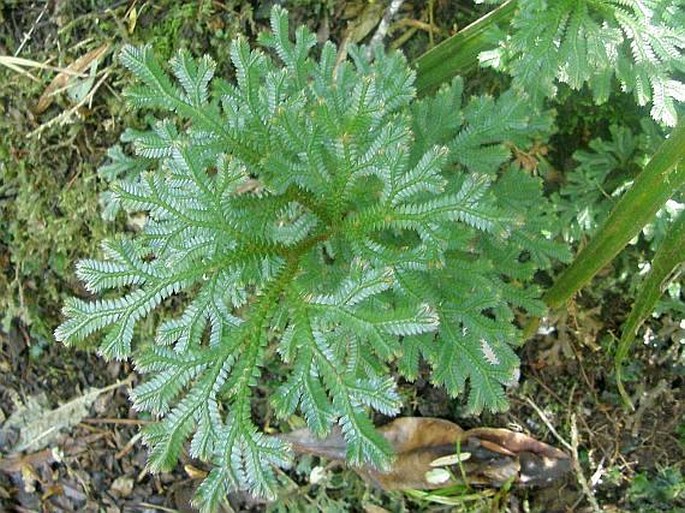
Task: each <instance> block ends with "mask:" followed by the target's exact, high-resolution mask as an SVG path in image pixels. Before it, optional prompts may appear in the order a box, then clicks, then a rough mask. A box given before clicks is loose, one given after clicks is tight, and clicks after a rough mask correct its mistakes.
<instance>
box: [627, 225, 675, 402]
mask: <svg viewBox="0 0 685 513" xmlns="http://www.w3.org/2000/svg"><path fill="white" fill-rule="evenodd" d="M683 248H685V214H683V213H680V214H679V215H678V219H676V221H675V223H674V224H673V225H672V226H671V228H670V230H669V231H668V233H667V234H666V238H665V239H664V240H663V242H662V243H661V246H659V249H658V250H657V252H656V255H654V260H653V261H652V269H651V270H650V271H649V274H648V275H647V277H646V279H645V281H644V283H643V284H642V287H641V288H640V293H639V294H638V295H637V298H635V304H634V305H633V309H632V310H631V312H630V315H629V316H628V319H627V320H626V322H625V324H624V325H623V333H622V335H621V340H620V341H619V343H618V348H617V349H616V354H615V356H614V365H615V367H616V384H617V385H618V390H619V392H620V393H621V397H623V401H624V402H625V404H626V406H629V407H630V408H631V409H634V407H633V404H632V402H631V401H630V398H629V397H628V394H627V393H626V391H625V389H624V388H623V381H622V374H621V371H622V369H621V365H622V363H623V361H624V360H625V358H626V356H627V355H628V351H629V350H630V346H631V345H632V343H633V340H634V339H635V335H636V333H637V330H638V329H639V328H640V326H641V325H642V323H643V321H644V320H645V319H646V318H647V316H648V315H649V314H650V313H651V312H652V311H653V310H654V305H656V302H657V301H658V300H659V298H660V297H661V295H662V294H663V291H664V289H665V288H666V286H667V285H668V284H669V282H671V281H672V280H673V279H674V277H675V275H676V274H677V270H678V268H679V267H680V264H682V263H683V262H685V253H683Z"/></svg>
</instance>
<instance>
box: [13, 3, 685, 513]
mask: <svg viewBox="0 0 685 513" xmlns="http://www.w3.org/2000/svg"><path fill="white" fill-rule="evenodd" d="M267 4H270V3H269V2H244V1H240V0H227V1H209V0H202V1H198V2H178V1H174V0H161V1H155V2H153V1H114V2H112V1H104V0H103V1H100V0H73V1H54V2H42V1H28V0H26V1H24V0H4V1H2V2H0V55H14V54H15V53H16V54H17V56H20V57H24V58H26V59H31V60H33V61H36V62H41V63H50V64H51V65H54V66H66V65H68V64H69V63H71V62H73V60H74V59H76V58H77V57H79V56H80V55H83V54H84V53H85V52H87V51H89V50H91V49H94V48H97V47H98V46H100V45H102V44H104V43H108V44H110V45H111V49H112V50H113V49H115V48H116V47H118V46H119V45H120V44H122V43H124V42H131V43H134V44H140V43H144V42H149V43H151V44H152V45H153V46H154V47H155V49H156V51H157V52H159V53H161V54H162V55H167V56H168V55H171V53H172V52H173V51H174V50H176V49H177V48H180V47H186V48H188V49H190V50H191V51H192V52H193V53H195V54H201V53H209V54H210V55H212V56H213V57H214V58H215V60H216V61H217V62H218V63H219V71H218V72H219V73H223V74H227V73H229V71H228V66H226V63H227V62H228V50H229V43H230V40H231V39H232V38H233V37H234V36H235V35H236V34H237V33H243V34H245V35H246V36H247V37H249V38H253V37H254V36H255V34H256V33H257V32H258V31H259V29H261V28H262V27H264V25H265V24H266V22H267V19H266V18H267V16H268V5H267ZM457 4H459V5H458V6H457ZM461 4H462V3H457V2H447V1H444V0H435V1H431V2H412V1H407V2H405V4H404V6H403V8H402V11H401V12H400V15H399V17H398V18H400V19H402V20H403V21H401V22H399V23H398V24H396V25H395V26H394V29H395V30H394V31H393V32H391V34H390V36H389V38H388V42H389V43H390V44H396V45H400V46H401V48H402V49H403V50H404V51H405V52H406V53H408V54H409V56H410V57H411V56H416V55H418V54H420V53H421V52H422V51H424V50H425V49H426V48H427V47H429V46H430V44H431V41H432V42H433V43H436V42H438V41H439V40H440V39H441V38H443V37H445V36H446V35H448V34H451V33H453V31H454V29H455V28H456V27H461V26H464V25H465V24H466V23H468V22H469V21H470V20H472V19H473V18H474V17H476V16H477V15H478V11H477V10H476V7H475V6H473V5H470V4H469V5H468V6H467V7H463V6H461ZM285 5H286V7H288V8H289V9H290V11H291V14H292V16H293V21H294V23H306V24H307V25H308V26H310V27H311V28H312V29H313V30H314V31H315V32H316V33H317V34H318V35H319V37H320V38H322V39H323V38H331V39H333V40H334V41H336V42H338V43H339V42H341V41H343V40H344V39H345V37H346V36H354V37H358V36H360V35H361V34H363V33H364V30H363V28H364V27H363V25H364V22H365V21H370V22H373V18H374V16H377V15H376V14H374V12H377V8H375V7H374V6H373V3H372V2H366V1H363V0H356V1H351V2H341V1H336V0H290V1H288V2H285ZM374 9H376V11H374ZM371 27H372V29H373V24H371ZM371 32H373V30H371ZM364 37H366V38H368V35H366V36H364ZM112 54H113V52H112V51H110V53H109V54H108V55H107V56H106V58H105V59H104V60H103V62H102V63H101V64H100V66H99V72H98V73H99V75H98V78H99V77H102V76H104V75H105V74H107V77H106V80H104V81H103V82H102V84H101V85H100V87H99V88H98V90H97V91H95V93H94V94H93V96H92V101H88V102H85V103H84V104H83V105H81V106H79V107H76V108H75V107H74V106H75V102H74V100H72V99H69V97H68V96H67V95H66V94H63V93H59V94H57V95H55V98H54V102H53V104H52V106H51V107H49V108H48V109H47V110H46V111H45V112H43V113H41V114H36V113H35V107H36V103H37V100H38V98H39V97H40V96H41V94H42V93H43V92H44V90H45V88H46V86H47V85H48V84H49V83H50V81H51V79H52V78H53V76H54V74H53V73H51V72H46V71H41V70H30V71H31V73H32V74H33V75H34V77H35V79H36V80H32V79H30V78H29V77H27V76H25V75H22V74H19V73H17V72H15V71H12V70H9V69H6V68H0V319H2V331H1V332H0V405H1V408H0V410H1V412H0V414H4V415H5V416H9V415H10V414H11V413H12V411H13V410H14V409H15V408H16V400H17V399H18V400H19V401H23V400H24V399H25V398H27V397H29V396H34V395H36V394H38V393H40V392H43V393H45V394H46V399H47V405H48V406H49V407H55V406H57V405H58V404H60V403H62V402H64V401H66V400H69V399H71V398H73V397H75V396H78V395H79V394H81V393H82V392H83V391H84V390H85V389H86V388H87V387H91V386H99V387H103V386H105V385H107V384H111V383H113V382H114V381H116V379H123V378H125V377H127V376H129V375H130V374H131V373H132V372H133V371H132V369H131V368H130V366H129V365H128V364H125V363H124V364H117V363H110V364H106V363H104V362H103V361H101V360H100V359H98V358H97V357H96V356H95V355H94V354H91V353H88V352H84V351H75V350H68V349H65V348H64V347H61V346H58V345H56V344H55V343H54V342H53V341H52V337H51V333H52V330H53V329H54V327H55V326H56V324H57V323H58V319H59V308H60V304H61V302H62V299H63V298H64V297H65V296H66V295H70V294H79V295H83V294H85V291H84V290H82V289H81V288H80V286H79V284H78V282H77V280H76V279H75V277H74V272H73V264H74V262H75V261H76V260H78V259H79V258H81V257H83V256H86V255H93V254H95V253H97V251H98V248H97V245H98V241H100V240H102V238H103V237H105V236H106V235H107V234H108V233H112V232H113V231H114V226H113V225H112V224H111V223H106V222H104V221H103V220H102V219H101V217H100V207H99V204H98V194H99V192H101V190H102V188H103V187H104V185H103V184H102V183H101V181H100V180H99V179H98V177H97V175H96V169H97V167H98V166H99V165H100V164H101V163H102V162H103V158H104V155H105V152H106V150H107V148H108V147H109V146H111V145H112V144H113V143H115V142H116V141H117V139H118V136H119V134H120V133H121V131H122V130H123V127H125V126H143V125H144V124H145V122H144V119H139V118H137V117H136V115H134V114H132V113H130V112H129V111H127V110H126V109H125V107H124V105H123V102H122V99H121V97H120V94H119V93H120V91H121V89H122V88H123V87H125V86H126V80H127V79H126V78H125V75H124V74H123V73H122V70H121V69H120V67H119V66H118V65H117V64H116V62H114V61H113V59H112ZM498 80H500V79H499V78H496V77H493V76H492V75H490V74H483V75H481V76H478V77H472V80H471V82H470V84H471V86H470V88H469V91H471V92H473V93H477V92H482V91H483V90H494V91H496V90H497V89H498V88H499V87H500V84H499V83H498V82H497V81H498ZM574 101H576V99H574V97H573V96H572V95H571V96H569V98H566V99H565V102H564V109H566V110H564V111H563V112H564V119H565V120H566V122H567V123H570V124H569V125H567V126H566V128H565V129H564V130H560V134H562V137H563V138H562V139H559V138H558V139H557V144H558V146H559V148H558V151H557V154H558V155H559V162H555V161H553V160H552V162H551V164H552V166H553V167H554V168H556V169H557V170H558V171H560V172H561V173H562V175H563V171H564V166H566V165H568V164H569V162H568V161H569V159H568V156H569V155H571V154H572V151H573V149H574V148H578V147H584V146H585V145H586V144H587V142H588V141H589V140H590V139H591V138H592V137H596V136H598V135H601V133H602V132H603V131H605V130H606V126H607V122H606V120H605V119H604V118H602V119H597V120H588V119H587V116H581V115H579V114H578V112H587V111H588V109H587V106H583V105H581V107H580V108H576V106H575V105H574ZM70 111H71V114H70V115H69V116H65V115H64V113H66V112H70ZM605 111H606V113H607V116H609V117H610V116H614V115H616V109H614V110H612V109H611V108H607V109H605ZM593 112H595V115H596V113H597V112H599V111H593ZM574 113H575V114H574ZM60 116H62V118H59V117H60ZM574 116H575V117H574ZM58 119H63V120H64V123H60V122H56V121H55V120H58ZM571 125H573V126H571ZM562 144H563V148H561V145H562ZM552 150H553V151H552V153H551V155H552V156H551V157H550V159H553V158H555V157H554V148H552ZM562 150H563V151H562ZM126 222H127V220H126V219H123V218H119V219H118V220H117V223H120V227H121V226H125V225H126ZM631 251H633V252H634V253H639V251H640V247H639V246H637V247H634V248H633V249H632V250H631ZM638 256H639V255H638ZM636 259H639V258H637V257H636V258H633V259H632V260H631V259H630V258H628V259H626V258H622V259H619V260H617V261H616V262H615V263H614V267H613V268H612V269H610V270H607V272H605V273H604V276H603V277H601V278H599V279H597V280H596V281H595V283H594V284H593V286H592V287H591V288H589V290H590V292H586V293H584V295H583V296H582V297H580V298H578V300H577V302H576V303H574V305H573V307H572V308H571V309H570V311H568V312H565V313H564V314H563V316H562V317H561V318H558V319H553V320H552V322H553V324H554V325H555V326H556V331H553V332H551V333H550V334H548V335H539V336H537V337H535V338H534V339H533V340H531V341H529V342H528V343H527V344H526V346H525V347H524V348H523V349H522V350H521V357H522V361H523V367H522V376H523V378H522V382H521V385H520V386H519V387H518V388H517V389H515V390H512V391H511V394H510V400H511V409H510V411H509V412H508V413H506V414H501V415H483V416H481V417H480V418H477V419H476V418H469V417H466V416H465V411H464V408H463V404H462V403H461V402H460V401H459V400H452V399H449V398H448V397H446V396H445V395H444V394H443V393H442V392H440V391H439V390H436V389H434V388H432V387H431V386H430V385H429V384H428V383H427V382H426V380H425V379H419V380H418V382H417V383H413V384H411V383H403V384H401V391H402V393H403V395H404V397H405V398H406V401H405V404H406V407H405V410H404V411H403V412H402V413H403V414H405V415H424V416H441V417H445V418H449V419H453V420H455V421H457V422H459V423H461V424H462V425H464V427H471V426H475V425H487V426H493V427H516V428H520V429H523V430H524V431H527V432H529V433H531V434H532V435H533V436H536V437H538V438H540V439H542V440H545V441H547V442H549V443H551V444H554V445H557V446H559V445H560V444H562V443H563V442H561V441H560V440H559V439H557V438H556V437H555V435H553V434H552V433H551V432H550V426H551V427H553V428H554V429H555V430H556V432H557V433H558V434H559V436H560V437H561V438H563V439H564V440H565V441H567V442H569V443H571V444H572V445H573V437H572V432H573V430H574V429H575V430H577V433H578V437H577V450H578V455H579V461H580V469H581V470H582V473H583V474H584V476H585V478H586V480H587V481H588V483H589V486H590V491H591V492H592V494H593V495H594V496H595V497H596V500H597V502H598V503H599V504H600V506H601V507H603V508H604V510H605V511H678V510H679V508H680V507H685V503H684V502H683V501H685V498H684V497H685V484H684V481H683V478H682V472H683V468H682V465H683V461H685V448H684V447H685V446H684V443H685V428H684V427H683V425H684V423H683V418H684V414H685V406H684V404H685V403H684V402H683V392H682V390H683V388H684V387H683V384H684V383H683V377H684V373H683V349H682V341H683V339H684V338H685V335H684V330H683V326H682V322H680V320H679V319H678V318H676V317H672V316H669V314H667V313H666V314H664V315H662V316H661V317H660V318H658V319H652V320H650V321H649V322H648V323H647V328H646V329H647V331H646V335H645V337H644V340H645V344H643V345H641V346H640V347H639V348H638V349H637V350H636V351H635V352H634V353H633V355H632V363H631V368H630V374H629V376H628V378H629V382H628V383H627V385H628V387H629V391H630V392H631V393H632V394H634V396H635V397H636V398H639V399H640V401H639V404H640V406H639V408H638V410H637V411H635V412H627V411H625V410H624V409H623V407H622V405H621V401H620V398H619V396H618V394H617V391H616V386H615V382H614V377H613V371H612V359H611V355H612V351H613V349H614V347H615V340H616V336H618V335H619V334H620V326H621V323H622V321H623V320H624V318H625V317H626V315H627V313H628V311H629V308H630V300H629V296H627V295H626V294H627V293H628V291H629V285H630V280H628V279H626V278H625V273H626V272H633V271H630V266H631V265H633V264H634V261H635V260H636ZM631 262H633V263H632V264H631ZM142 336H144V334H143V335H142ZM267 371H268V369H267ZM273 374H278V373H277V372H276V371H275V370H274V372H273ZM261 392H262V393H261V395H260V394H257V395H258V396H260V397H262V398H263V399H259V400H258V401H259V403H258V404H257V410H258V411H260V413H261V416H262V419H263V423H264V424H265V425H266V426H267V427H268V426H269V422H270V411H269V408H268V401H267V400H266V397H267V395H268V393H269V389H268V388H267V387H265V388H263V389H262V390H261ZM537 410H539V412H538V411H537ZM540 413H542V416H541V415H540ZM94 416H95V418H94V419H90V420H89V421H84V422H81V423H80V424H79V425H78V426H77V427H76V428H74V430H73V431H72V432H69V433H65V434H64V435H63V436H62V437H61V438H60V441H59V447H60V450H62V452H63V455H64V457H63V459H62V462H61V463H53V464H51V466H49V468H48V470H45V469H43V470H41V471H35V472H37V474H36V478H37V479H35V480H34V481H32V482H34V486H33V487H32V488H31V487H28V486H27V485H26V483H27V479H28V478H27V477H26V476H23V475H22V474H21V472H20V473H19V475H20V476H23V481H22V478H18V477H17V474H16V473H12V472H9V471H6V469H5V471H3V470H2V469H3V467H2V465H1V464H0V509H2V508H5V509H6V510H8V511H11V510H14V509H16V508H27V509H36V510H39V509H40V510H43V511H62V510H68V508H69V507H76V505H78V507H82V508H84V509H85V510H91V509H92V510H93V511H98V510H99V511H121V510H123V509H124V508H126V507H128V508H132V509H131V510H136V511H147V510H149V511H155V510H157V511H159V510H162V509H161V508H175V509H170V511H185V510H186V509H184V508H187V507H188V503H187V496H188V494H187V490H188V489H191V488H192V487H193V486H194V485H195V484H196V480H195V479H194V478H195V477H197V475H198V473H199V474H201V473H202V469H201V468H196V467H195V462H192V461H190V460H188V461H185V462H184V464H180V465H179V466H178V468H177V469H176V471H175V472H173V473H171V474H164V475H161V476H149V475H145V474H144V472H143V471H142V469H143V467H144V460H145V450H144V448H143V447H142V446H141V445H140V444H139V443H135V442H136V433H137V429H138V427H139V425H141V424H144V423H145V422H146V419H140V418H138V417H136V414H135V412H133V411H131V410H130V408H129V406H128V402H127V398H126V393H125V390H124V389H123V388H122V389H119V390H118V391H115V392H112V393H110V394H107V395H106V400H105V401H103V403H102V404H100V406H97V407H96V410H95V413H94ZM543 417H544V418H543ZM574 419H575V420H574ZM284 427H285V426H274V429H276V428H279V429H280V428H284ZM131 441H132V442H133V443H130V442H131ZM6 443H8V441H6V440H0V451H3V449H4V447H3V444H6ZM0 461H1V460H0ZM314 468H319V470H317V471H316V473H318V474H319V475H320V480H319V481H318V482H317V483H314V482H313V480H312V475H313V474H312V471H313V469H314ZM576 477H577V476H575V475H572V476H569V479H568V480H567V482H565V483H560V484H559V485H558V486H556V487H554V488H551V489H546V490H510V491H500V492H498V493H497V494H495V495H494V497H493V496H489V497H488V496H486V495H482V496H481V497H478V498H475V499H472V500H466V499H459V498H458V497H451V498H449V500H447V502H448V504H442V505H441V504H437V503H430V502H427V501H426V500H423V499H421V500H419V499H416V498H412V497H410V496H408V495H406V494H399V493H393V494H384V493H382V492H380V491H378V490H374V489H372V488H370V487H368V486H366V485H365V484H364V483H363V482H362V481H361V480H360V479H358V478H357V477H356V476H355V474H353V473H352V472H351V471H348V470H344V469H341V468H339V467H334V466H331V465H330V464H327V463H326V462H319V461H318V460H316V459H311V458H303V459H302V460H300V461H299V463H298V465H297V467H296V468H295V469H294V471H292V472H290V473H288V474H285V473H284V474H283V480H284V483H285V485H284V495H283V497H282V500H281V501H279V503H277V504H274V505H264V504H258V503H250V502H249V501H246V500H245V499H244V498H235V501H236V502H235V505H236V507H237V509H238V510H240V509H243V510H248V509H250V510H255V511H259V510H264V509H271V510H274V511H286V510H287V511H364V510H366V511H381V510H374V509H373V507H382V508H385V509H386V510H389V511H540V512H542V511H586V510H588V508H590V506H589V505H588V504H589V503H588V497H587V491H583V490H582V489H581V487H580V486H579V485H578V484H577V479H576ZM128 478H131V479H133V481H132V482H133V483H134V486H133V488H132V489H131V490H130V491H128V489H123V488H122V486H121V483H124V482H128V481H125V479H128ZM122 479H123V480H122ZM117 483H118V484H117ZM126 492H128V493H126ZM241 501H242V502H241ZM19 510H21V509H19ZM167 511H169V509H167Z"/></svg>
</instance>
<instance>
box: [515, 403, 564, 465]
mask: <svg viewBox="0 0 685 513" xmlns="http://www.w3.org/2000/svg"><path fill="white" fill-rule="evenodd" d="M525 400H526V403H528V405H529V406H530V407H531V408H533V409H534V410H535V413H537V414H538V417H540V419H541V420H542V422H544V423H545V426H547V429H549V430H550V432H551V433H552V434H553V435H554V438H556V439H557V440H558V441H559V443H560V444H561V445H563V446H564V447H566V449H568V450H569V451H571V452H573V446H572V445H571V444H570V443H568V442H567V441H566V440H565V439H564V438H562V436H561V435H560V434H559V433H558V432H557V430H556V429H554V426H553V425H552V423H551V422H550V420H549V419H548V418H547V415H545V412H543V411H542V410H541V409H540V407H539V406H538V405H537V404H535V403H534V402H533V400H532V399H531V398H530V397H526V398H525Z"/></svg>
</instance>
